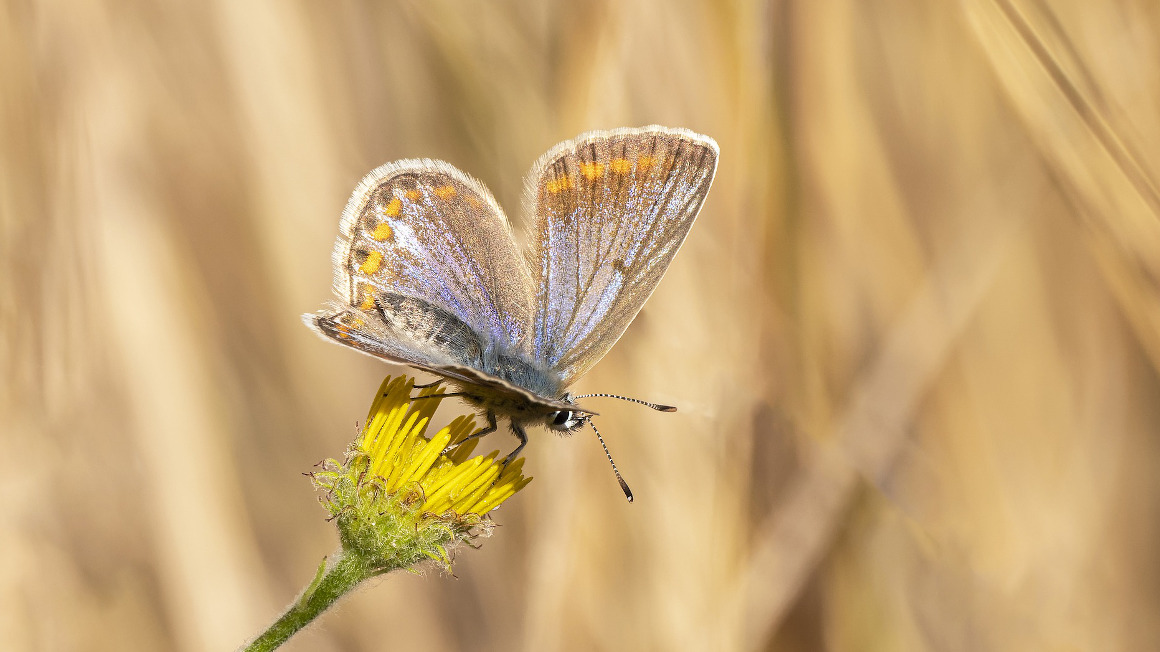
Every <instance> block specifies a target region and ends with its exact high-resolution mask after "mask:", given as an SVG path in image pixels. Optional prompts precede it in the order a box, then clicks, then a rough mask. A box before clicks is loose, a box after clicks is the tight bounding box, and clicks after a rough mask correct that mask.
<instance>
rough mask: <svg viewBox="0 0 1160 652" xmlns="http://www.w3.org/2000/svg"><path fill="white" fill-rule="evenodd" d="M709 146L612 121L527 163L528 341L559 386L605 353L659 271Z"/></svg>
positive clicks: (683, 231) (700, 194) (687, 221)
mask: <svg viewBox="0 0 1160 652" xmlns="http://www.w3.org/2000/svg"><path fill="white" fill-rule="evenodd" d="M717 153H718V149H717V143H716V142H714V141H713V140H712V139H711V138H707V137H705V136H701V135H698V134H695V133H693V132H691V131H687V130H684V129H669V128H665V127H644V128H641V129H617V130H613V131H600V132H592V133H590V134H585V135H582V136H580V137H578V138H577V139H575V140H572V141H567V142H564V143H561V144H560V145H557V146H556V147H555V148H553V149H552V150H551V151H549V152H548V153H547V154H545V155H544V156H543V157H542V158H541V159H540V160H539V161H538V162H537V163H536V165H535V166H534V167H533V168H532V172H531V174H530V175H529V177H528V184H527V190H526V195H525V203H526V204H527V207H526V210H528V211H529V212H530V213H531V214H532V215H533V216H534V221H535V224H534V229H535V230H534V233H533V239H532V240H533V243H532V247H531V250H530V251H529V252H528V263H529V266H530V267H531V269H532V276H533V279H534V283H535V287H536V314H535V317H534V321H535V327H534V329H535V330H534V338H533V344H532V346H533V351H534V358H535V359H536V360H537V361H539V362H540V363H542V364H544V365H546V366H547V367H549V368H551V369H553V370H554V371H556V372H557V373H558V374H560V376H561V378H562V382H563V383H564V385H567V384H569V383H571V382H572V381H573V380H575V379H576V378H577V377H579V376H580V375H582V374H583V373H585V372H586V371H588V370H589V369H590V368H591V367H592V366H593V365H594V364H596V362H597V361H599V360H600V359H601V358H602V357H604V354H605V353H607V352H608V350H609V349H610V348H612V345H613V344H615V343H616V341H617V340H618V339H619V338H620V336H621V335H622V334H623V333H624V330H625V329H626V328H627V327H628V325H629V323H631V322H632V320H633V318H634V317H636V314H637V313H638V312H639V311H640V309H641V307H642V306H643V305H644V303H645V301H646V300H647V299H648V297H649V296H650V295H651V294H652V292H653V290H654V289H655V288H656V286H657V283H659V282H660V279H661V277H662V276H664V273H665V271H666V270H667V269H668V266H669V263H670V262H671V261H672V259H673V256H675V255H676V253H677V250H678V249H679V248H680V246H681V243H683V242H684V240H685V236H686V235H687V234H688V232H689V228H690V227H691V226H692V225H693V220H694V219H695V218H696V216H697V212H698V211H700V209H701V204H702V203H703V202H704V200H705V195H706V193H708V191H709V186H710V184H711V183H712V181H713V175H714V172H715V171H716V168H717Z"/></svg>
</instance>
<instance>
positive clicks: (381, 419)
mask: <svg viewBox="0 0 1160 652" xmlns="http://www.w3.org/2000/svg"><path fill="white" fill-rule="evenodd" d="M414 384H415V381H414V379H413V378H410V377H407V376H400V377H397V378H391V377H390V376H388V377H387V378H386V379H384V380H383V383H382V385H381V386H380V387H379V393H378V395H377V396H376V397H375V401H374V403H373V404H372V405H371V410H370V414H369V415H367V420H366V423H365V425H364V426H363V429H362V432H361V434H360V435H359V437H358V439H357V440H356V441H355V442H354V443H353V444H352V445H351V447H350V449H349V450H348V451H347V455H346V458H345V460H344V461H343V462H339V461H337V460H327V461H326V462H324V463H323V468H322V470H321V471H317V472H315V473H312V474H311V476H312V477H313V479H314V483H315V485H316V486H318V487H319V488H320V489H322V490H323V491H324V494H323V495H322V497H321V498H320V500H321V502H322V504H323V506H324V507H326V509H327V511H329V512H330V514H331V517H332V518H333V519H334V520H335V521H336V522H337V524H338V530H339V534H340V537H341V539H342V547H343V549H344V550H345V551H347V552H348V553H353V554H357V555H358V556H359V557H361V558H363V559H364V560H366V561H367V563H368V564H369V565H371V566H373V567H376V568H381V569H382V572H385V571H387V570H392V569H395V568H406V567H409V566H411V565H413V564H415V563H416V562H419V561H422V560H423V559H435V560H438V561H440V562H442V563H443V564H444V565H445V566H449V565H450V553H449V551H450V550H451V548H452V547H453V546H454V545H455V544H457V543H459V542H464V541H466V542H471V541H472V540H474V539H476V538H479V537H482V536H486V535H487V534H489V533H490V528H491V522H490V520H489V519H488V518H487V514H488V512H490V511H491V510H493V509H495V508H496V507H499V505H500V504H501V503H503V502H504V501H505V500H507V499H508V498H510V497H512V495H514V494H515V493H516V492H517V491H519V490H520V489H522V488H523V487H524V486H525V485H527V483H528V482H530V481H531V478H525V477H524V476H523V473H522V469H523V463H524V460H523V458H520V459H517V460H515V461H513V462H511V463H510V464H507V465H506V466H505V465H504V463H503V462H502V461H497V460H496V458H497V457H498V455H499V451H494V452H491V453H489V454H487V455H485V456H475V457H472V455H471V454H472V452H473V451H474V450H475V447H476V444H477V443H478V441H479V440H478V439H468V437H469V436H470V435H471V434H472V433H473V432H474V431H475V419H474V417H473V416H470V415H466V416H460V417H457V418H456V419H455V420H453V421H452V422H451V423H450V424H449V425H448V426H446V427H444V428H442V429H441V430H439V432H437V433H435V435H433V436H431V437H427V434H426V431H427V424H428V423H429V422H430V420H431V417H432V415H433V414H434V413H435V410H436V408H438V407H439V403H440V402H441V400H442V399H441V398H437V397H438V396H439V395H441V394H442V393H443V391H442V389H441V388H440V386H438V385H436V386H434V387H429V388H424V389H422V390H420V392H419V395H418V396H417V397H415V398H412V397H411V392H412V391H413V390H414ZM424 397H435V398H424Z"/></svg>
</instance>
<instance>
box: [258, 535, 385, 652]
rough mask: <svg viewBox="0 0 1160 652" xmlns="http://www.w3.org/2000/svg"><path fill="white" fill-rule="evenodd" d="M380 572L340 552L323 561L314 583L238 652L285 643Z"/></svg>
mask: <svg viewBox="0 0 1160 652" xmlns="http://www.w3.org/2000/svg"><path fill="white" fill-rule="evenodd" d="M381 572H382V571H381V570H379V571H375V570H372V569H370V568H368V566H367V564H366V562H365V561H364V560H363V559H362V558H360V557H359V555H357V554H352V553H350V552H347V551H342V550H340V551H339V552H337V553H335V554H333V555H331V556H330V557H328V558H327V559H325V560H323V562H322V565H321V566H319V567H318V574H317V575H315V577H314V581H313V582H311V583H310V586H308V587H306V590H305V591H303V592H302V595H300V596H298V599H296V600H295V601H294V603H293V604H291V605H290V606H289V607H288V608H287V609H286V612H285V613H283V614H282V616H281V617H280V618H278V620H276V621H274V624H273V625H270V627H269V628H268V629H266V631H264V632H262V634H261V635H260V636H258V638H256V639H254V640H253V641H251V642H250V644H249V645H247V646H245V647H244V648H242V652H268V651H269V650H273V649H276V648H277V647H278V646H280V645H282V644H283V643H285V642H286V639H288V638H290V637H291V636H293V635H294V633H295V632H297V631H298V630H300V629H302V628H303V627H305V626H306V625H309V624H310V622H311V621H313V620H314V619H315V618H317V617H318V616H319V614H321V613H322V612H324V611H326V610H327V609H328V608H330V606H331V605H332V604H334V603H335V601H337V600H338V599H339V598H341V597H342V596H343V595H344V594H345V593H346V592H347V591H350V590H351V589H353V588H354V587H356V586H358V584H359V583H360V582H362V581H363V580H366V579H369V578H370V577H373V576H375V575H378V574H380V573H381Z"/></svg>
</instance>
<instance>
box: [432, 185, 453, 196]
mask: <svg viewBox="0 0 1160 652" xmlns="http://www.w3.org/2000/svg"><path fill="white" fill-rule="evenodd" d="M435 196H436V197H438V198H439V199H450V198H452V197H454V196H455V186H439V187H438V188H436V189H435Z"/></svg>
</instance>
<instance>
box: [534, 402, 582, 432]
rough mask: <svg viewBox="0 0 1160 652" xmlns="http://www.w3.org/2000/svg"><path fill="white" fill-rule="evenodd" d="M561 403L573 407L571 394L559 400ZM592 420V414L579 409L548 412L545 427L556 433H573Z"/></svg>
mask: <svg viewBox="0 0 1160 652" xmlns="http://www.w3.org/2000/svg"><path fill="white" fill-rule="evenodd" d="M560 400H561V401H563V402H565V403H567V404H569V405H574V404H575V403H576V401H575V399H574V398H573V397H572V395H571V394H565V395H564V396H563V397H561V399H560ZM591 418H592V413H591V412H587V411H585V410H581V409H575V410H556V411H554V412H549V413H548V417H547V419H545V425H546V426H547V427H548V428H549V429H551V430H555V431H558V432H574V431H576V430H579V429H580V428H583V427H584V424H586V423H588V420H589V419H591Z"/></svg>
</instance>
